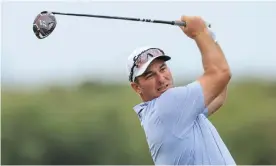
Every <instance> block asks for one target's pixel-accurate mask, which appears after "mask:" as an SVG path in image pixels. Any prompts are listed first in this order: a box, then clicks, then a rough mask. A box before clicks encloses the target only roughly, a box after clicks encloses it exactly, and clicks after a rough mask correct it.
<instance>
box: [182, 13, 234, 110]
mask: <svg viewBox="0 0 276 166" xmlns="http://www.w3.org/2000/svg"><path fill="white" fill-rule="evenodd" d="M181 20H182V21H185V22H186V23H187V26H186V27H181V29H182V30H183V32H184V33H185V34H186V35H187V36H189V37H190V38H192V39H194V41H195V42H196V44H197V46H198V48H199V50H200V52H201V55H202V64H203V68H204V74H203V75H202V76H201V77H199V78H198V81H199V82H200V84H201V86H202V89H203V94H204V103H205V105H206V106H209V105H210V104H211V102H212V101H213V100H214V99H215V98H216V97H217V96H218V95H219V94H220V93H221V92H222V91H223V89H224V88H225V87H226V86H227V84H228V82H229V81H230V78H231V72H230V68H229V65H228V63H227V60H226V58H225V56H224V53H223V52H222V50H221V49H220V47H218V46H217V44H216V43H215V41H214V40H213V38H212V37H211V35H210V33H209V32H208V28H207V26H206V25H205V22H204V21H203V20H202V19H201V18H200V17H186V16H183V17H181Z"/></svg>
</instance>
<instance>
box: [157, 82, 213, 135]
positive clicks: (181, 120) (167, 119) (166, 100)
mask: <svg viewBox="0 0 276 166" xmlns="http://www.w3.org/2000/svg"><path fill="white" fill-rule="evenodd" d="M156 105H157V106H158V111H159V114H160V118H161V119H162V121H163V123H164V124H165V125H166V127H168V128H169V129H170V130H172V131H173V132H174V133H175V134H177V135H179V134H184V133H185V132H186V131H187V130H188V129H189V128H190V127H192V125H193V123H194V121H195V120H196V118H197V117H198V115H200V114H204V115H205V116H206V110H207V111H208V109H207V108H206V107H205V103H204V95H203V89H202V86H201V85H200V83H199V82H198V81H195V82H192V83H190V84H188V85H186V86H180V87H175V88H171V89H169V90H167V91H166V92H165V93H163V94H162V95H161V96H160V97H159V98H158V99H157V100H156Z"/></svg>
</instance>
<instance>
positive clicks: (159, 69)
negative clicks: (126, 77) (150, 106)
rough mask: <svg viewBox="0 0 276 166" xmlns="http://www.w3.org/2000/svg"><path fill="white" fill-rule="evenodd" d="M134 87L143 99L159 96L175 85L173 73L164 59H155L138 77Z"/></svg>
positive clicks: (147, 99) (133, 84)
mask: <svg viewBox="0 0 276 166" xmlns="http://www.w3.org/2000/svg"><path fill="white" fill-rule="evenodd" d="M136 79H137V82H135V83H132V84H131V86H132V88H133V89H134V90H135V91H136V92H137V93H138V94H140V96H141V98H142V99H143V101H149V100H152V99H154V98H157V97H159V96H160V95H161V94H162V93H163V92H165V91H166V90H167V89H169V88H171V87H172V86H173V78H172V74H171V72H170V70H169V68H168V67H167V65H166V63H165V61H164V60H161V59H155V60H154V61H152V62H151V64H150V65H149V67H148V68H147V70H146V71H145V72H144V74H143V75H141V76H139V77H137V78H136Z"/></svg>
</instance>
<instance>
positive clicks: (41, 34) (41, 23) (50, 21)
mask: <svg viewBox="0 0 276 166" xmlns="http://www.w3.org/2000/svg"><path fill="white" fill-rule="evenodd" d="M56 25H57V21H56V18H55V16H54V14H53V13H51V12H48V11H43V12H41V13H40V14H38V15H37V16H36V18H35V20H34V22H33V31H34V34H35V36H36V37H37V38H38V39H44V38H46V37H47V36H49V35H50V34H51V33H52V32H53V31H54V29H55V27H56Z"/></svg>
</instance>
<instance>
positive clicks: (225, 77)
mask: <svg viewBox="0 0 276 166" xmlns="http://www.w3.org/2000/svg"><path fill="white" fill-rule="evenodd" d="M219 73H220V74H219V75H220V76H221V77H222V79H223V80H225V81H226V82H227V83H228V82H229V81H230V80H231V78H232V73H231V71H230V69H229V68H225V69H222V70H221V71H219Z"/></svg>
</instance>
